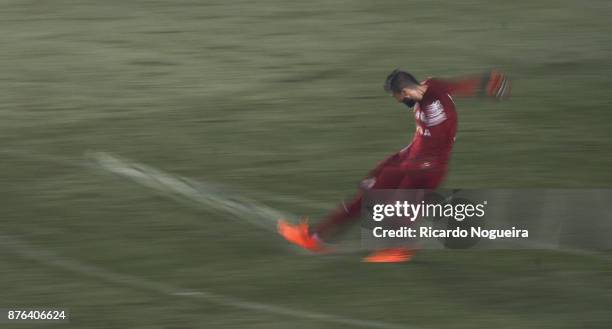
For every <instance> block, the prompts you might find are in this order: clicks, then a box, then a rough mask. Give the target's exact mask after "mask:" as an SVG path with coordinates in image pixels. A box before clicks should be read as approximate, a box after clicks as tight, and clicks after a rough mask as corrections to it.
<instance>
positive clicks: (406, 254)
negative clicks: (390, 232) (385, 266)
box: [362, 247, 415, 263]
mask: <svg viewBox="0 0 612 329" xmlns="http://www.w3.org/2000/svg"><path fill="white" fill-rule="evenodd" d="M414 254H415V250H414V249H409V248H405V247H399V248H387V249H381V250H376V251H374V252H373V253H371V254H370V255H368V256H367V257H364V258H363V260H362V261H363V262H365V263H400V262H409V261H410V260H411V259H412V257H413V256H414Z"/></svg>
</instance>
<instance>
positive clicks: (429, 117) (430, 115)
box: [420, 100, 446, 127]
mask: <svg viewBox="0 0 612 329" xmlns="http://www.w3.org/2000/svg"><path fill="white" fill-rule="evenodd" d="M420 119H421V121H423V123H424V124H425V125H426V126H428V127H433V126H436V125H439V124H441V123H442V122H444V121H445V120H446V113H445V112H444V107H443V106H442V103H440V101H439V100H436V101H435V102H433V103H431V104H429V105H427V106H425V111H421V113H420Z"/></svg>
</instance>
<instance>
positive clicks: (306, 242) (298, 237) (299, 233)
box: [277, 219, 327, 252]
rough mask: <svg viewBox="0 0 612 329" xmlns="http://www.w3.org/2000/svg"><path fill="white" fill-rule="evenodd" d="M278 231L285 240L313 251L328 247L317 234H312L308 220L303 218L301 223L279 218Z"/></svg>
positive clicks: (323, 250)
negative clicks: (292, 222)
mask: <svg viewBox="0 0 612 329" xmlns="http://www.w3.org/2000/svg"><path fill="white" fill-rule="evenodd" d="M277 229H278V233H279V234H280V235H282V236H283V238H285V240H287V241H289V242H291V243H293V244H295V245H297V246H300V247H302V248H304V249H306V250H310V251H312V252H325V251H326V250H327V248H325V246H324V245H323V242H322V241H321V240H320V239H319V238H317V236H316V235H313V234H310V232H309V230H308V220H305V219H303V220H302V221H301V222H300V223H299V224H295V225H294V224H291V223H289V222H287V221H286V220H284V219H279V220H278V225H277Z"/></svg>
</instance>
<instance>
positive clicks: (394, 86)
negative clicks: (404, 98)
mask: <svg viewBox="0 0 612 329" xmlns="http://www.w3.org/2000/svg"><path fill="white" fill-rule="evenodd" d="M419 85H420V83H419V81H418V80H417V79H416V78H415V77H414V76H413V75H412V74H410V73H408V72H406V71H402V70H399V69H395V70H393V72H391V74H389V75H388V76H387V80H385V91H386V92H391V93H399V92H401V91H402V89H404V88H406V87H408V88H411V87H415V86H419Z"/></svg>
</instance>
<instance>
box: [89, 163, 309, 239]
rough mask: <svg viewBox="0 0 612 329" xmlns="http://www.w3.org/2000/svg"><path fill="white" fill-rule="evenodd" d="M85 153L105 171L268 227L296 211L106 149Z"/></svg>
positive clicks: (273, 226) (270, 228)
mask: <svg viewBox="0 0 612 329" xmlns="http://www.w3.org/2000/svg"><path fill="white" fill-rule="evenodd" d="M87 156H88V157H89V158H91V159H92V160H93V161H94V163H95V164H96V165H97V166H98V168H100V169H102V170H104V171H107V172H110V173H113V174H115V175H117V176H120V177H123V178H127V179H129V180H131V181H133V182H135V183H137V184H139V185H142V186H145V187H148V188H150V189H153V190H155V191H157V192H159V193H162V194H166V195H170V196H172V197H176V196H179V197H181V198H183V199H187V200H189V201H192V202H195V203H196V204H198V205H201V206H204V207H206V208H207V209H209V210H216V211H218V212H220V213H225V214H229V215H232V216H230V218H232V219H234V220H241V221H246V222H248V223H250V224H252V225H255V226H258V227H260V228H263V229H266V230H269V231H274V232H275V231H276V221H277V220H278V219H280V218H285V219H290V220H295V219H296V218H297V216H296V215H293V214H289V213H286V212H282V211H280V210H276V209H273V208H270V207H268V206H265V205H263V204H259V203H257V202H255V201H253V200H249V199H247V198H244V197H241V196H238V195H236V194H235V193H232V192H230V191H226V190H223V189H222V188H220V187H217V186H213V185H211V184H203V183H198V182H195V181H192V180H190V179H188V178H185V177H180V176H175V175H172V174H168V173H165V172H163V171H161V170H158V169H155V168H153V167H150V166H146V165H143V164H140V163H136V162H132V161H129V160H127V159H124V158H119V157H118V156H114V155H111V154H109V153H104V152H95V153H88V154H87Z"/></svg>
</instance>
